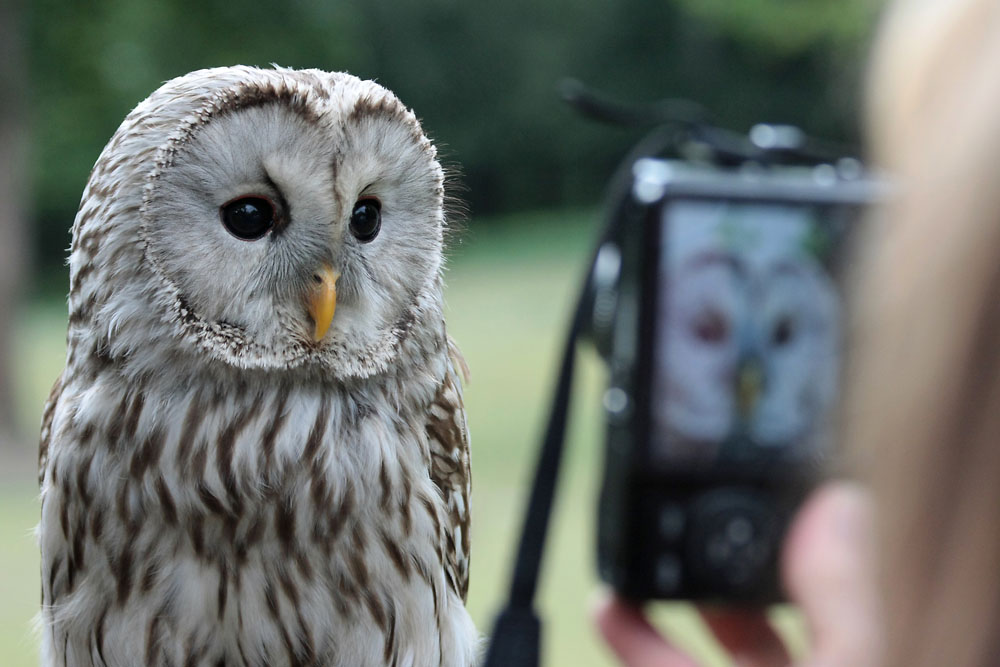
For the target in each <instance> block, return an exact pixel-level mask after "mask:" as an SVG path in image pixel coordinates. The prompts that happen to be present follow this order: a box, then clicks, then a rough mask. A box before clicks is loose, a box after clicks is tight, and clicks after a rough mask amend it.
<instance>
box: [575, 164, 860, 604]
mask: <svg viewBox="0 0 1000 667" xmlns="http://www.w3.org/2000/svg"><path fill="white" fill-rule="evenodd" d="M845 164H846V165H847V167H849V168H843V167H841V168H838V167H835V166H833V165H829V164H826V165H820V166H816V167H791V166H781V167H771V168H768V167H761V166H760V165H755V168H753V169H747V168H728V169H727V168H720V167H717V166H694V165H692V164H690V163H686V162H678V161H669V160H663V159H655V158H642V159H639V160H637V161H636V162H635V163H634V164H633V165H632V172H631V181H630V186H629V187H628V188H627V193H626V194H625V201H623V202H619V205H618V206H617V207H616V209H615V210H616V214H615V215H616V217H617V219H616V220H613V221H612V225H611V227H610V228H611V229H612V230H613V231H612V233H611V236H610V237H609V240H607V241H606V242H605V243H604V244H603V246H602V247H601V248H600V249H599V251H598V253H597V256H596V260H595V262H594V267H593V269H592V271H593V273H592V276H591V280H590V284H591V291H592V293H591V295H590V300H591V304H590V311H591V313H592V318H593V324H592V332H591V333H592V335H593V337H594V339H595V340H596V342H597V344H598V348H599V350H600V351H601V353H602V355H603V356H604V357H605V359H606V360H607V363H608V367H609V386H608V388H607V391H606V392H605V393H604V396H603V405H604V410H605V411H606V415H607V424H608V427H607V445H606V462H605V466H604V478H603V485H602V489H601V496H600V503H599V512H598V515H599V518H598V531H597V532H598V566H599V569H600V574H601V577H602V578H603V579H604V580H605V581H606V582H608V583H609V584H610V585H612V587H614V588H615V589H616V590H617V591H618V592H619V593H620V594H622V595H624V596H625V597H627V598H630V599H634V600H645V599H693V600H720V601H727V602H747V603H769V602H774V601H778V600H780V599H781V592H780V586H779V582H778V576H777V569H778V568H777V562H778V557H779V552H780V548H781V543H782V540H783V537H784V534H785V532H786V528H787V526H788V524H789V520H790V518H791V517H792V516H793V514H794V513H795V510H796V508H797V507H798V506H799V504H800V503H801V502H802V500H803V499H804V497H805V496H806V495H807V494H808V493H809V491H810V489H811V488H812V487H813V486H815V484H816V482H817V481H818V480H819V479H820V478H821V477H822V476H823V474H824V471H825V470H826V469H828V467H829V462H830V460H831V458H832V456H833V444H832V443H833V441H834V428H833V426H834V417H835V416H836V413H837V408H838V397H839V393H840V386H841V375H842V366H843V361H844V350H845V349H846V347H847V346H846V345H845V335H846V334H847V331H846V327H845V317H846V308H845V290H844V286H845V277H846V275H847V269H848V267H849V265H850V263H851V261H850V260H851V256H852V254H853V249H854V245H855V242H856V239H857V238H858V237H859V234H858V232H859V231H860V230H861V228H862V226H863V221H864V220H865V219H866V216H865V211H866V208H867V206H868V205H869V204H870V203H872V202H873V201H875V200H876V199H878V198H879V196H880V194H879V193H880V188H879V186H878V185H877V184H876V183H875V181H873V180H871V179H869V178H867V177H866V176H865V175H864V173H863V171H862V170H861V168H860V165H859V164H858V163H857V162H855V161H851V162H849V163H845Z"/></svg>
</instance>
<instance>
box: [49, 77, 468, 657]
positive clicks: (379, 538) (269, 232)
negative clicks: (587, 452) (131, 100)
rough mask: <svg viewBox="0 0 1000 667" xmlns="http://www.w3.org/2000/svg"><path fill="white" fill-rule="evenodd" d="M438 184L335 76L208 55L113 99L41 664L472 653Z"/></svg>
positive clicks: (80, 315) (58, 444)
mask: <svg viewBox="0 0 1000 667" xmlns="http://www.w3.org/2000/svg"><path fill="white" fill-rule="evenodd" d="M443 182H444V179H443V174H442V169H441V166H440V165H439V163H438V161H437V158H436V152H435V148H434V146H433V145H432V144H431V142H430V141H429V140H428V139H427V137H426V136H425V135H424V133H423V131H422V130H421V127H420V125H419V123H418V121H417V119H416V118H415V116H414V115H413V113H412V112H410V111H409V110H408V109H407V108H406V107H405V106H403V104H402V103H401V102H400V101H399V100H398V99H397V98H396V97H395V96H394V95H393V94H392V93H391V92H389V91H388V90H386V89H385V88H383V87H381V86H379V85H377V84H375V83H373V82H371V81H362V80H360V79H358V78H355V77H353V76H351V75H348V74H342V73H335V74H331V73H326V72H322V71H318V70H300V71H296V70H289V69H281V68H275V69H271V70H263V69H255V68H249V67H232V68H219V69H208V70H201V71H197V72H193V73H191V74H188V75H186V76H182V77H180V78H177V79H174V80H172V81H169V82H167V83H166V84H164V85H163V86H162V87H161V88H159V89H158V90H157V91H156V92H154V93H153V94H152V95H151V96H150V97H149V98H147V99H146V100H145V101H143V102H142V103H140V104H139V105H138V106H137V107H136V108H135V110H134V111H132V112H131V113H130V114H129V115H128V117H127V118H126V119H125V121H124V122H123V123H122V125H121V127H120V128H119V129H118V131H117V132H116V133H115V135H114V136H113V138H112V139H111V141H110V142H109V143H108V145H107V147H106V148H105V149H104V151H103V152H102V153H101V155H100V157H99V159H98V160H97V163H96V165H95V166H94V169H93V172H92V173H91V176H90V180H89V182H88V184H87V187H86V190H85V192H84V195H83V199H82V203H81V206H80V210H79V213H78V214H77V217H76V220H75V223H74V225H73V241H72V249H71V254H70V260H69V264H70V294H69V330H68V338H67V340H68V350H67V360H66V367H65V370H64V371H63V373H62V376H61V378H60V379H59V380H58V382H57V383H56V385H55V387H54V389H53V391H52V394H51V397H50V399H49V402H48V405H47V407H46V409H45V413H44V418H43V425H42V434H41V448H40V475H41V480H40V483H41V499H42V510H41V514H42V516H41V523H40V526H39V539H40V544H41V557H42V561H41V562H42V565H41V570H42V611H41V618H42V621H43V623H42V626H43V631H42V632H43V649H42V654H43V664H45V665H69V666H82V665H86V666H87V667H90V666H91V665H95V666H106V667H117V666H122V667H134V666H136V665H177V666H181V665H211V666H217V665H220V666H221V665H226V666H232V665H240V666H245V667H264V666H269V667H275V666H278V665H344V666H348V665H349V666H352V667H360V666H366V665H399V666H400V667H402V666H404V665H407V666H409V665H412V666H415V667H419V666H423V665H445V666H450V665H456V666H458V665H463V666H464V665H469V664H472V663H473V662H474V660H475V656H476V654H477V649H478V641H479V639H478V635H477V632H476V630H475V628H474V626H473V624H472V621H471V620H470V617H469V614H468V613H467V611H466V609H465V605H464V600H465V597H466V592H467V586H468V562H469V483H470V475H469V445H468V442H469V441H468V432H467V429H466V422H465V413H464V409H463V405H462V385H461V382H462V380H463V376H464V374H465V372H466V371H465V365H464V361H462V359H461V356H460V355H459V354H458V352H457V349H456V348H455V347H454V345H453V344H452V342H451V341H450V339H449V337H448V335H447V333H446V330H445V322H444V318H443V314H442V244H443V234H444V231H445V225H446V222H445V214H444V208H443V202H444V185H443Z"/></svg>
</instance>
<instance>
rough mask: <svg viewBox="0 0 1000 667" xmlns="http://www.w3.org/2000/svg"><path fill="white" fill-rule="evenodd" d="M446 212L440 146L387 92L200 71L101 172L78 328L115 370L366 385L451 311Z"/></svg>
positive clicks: (341, 77) (336, 79)
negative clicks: (310, 376) (297, 371)
mask: <svg viewBox="0 0 1000 667" xmlns="http://www.w3.org/2000/svg"><path fill="white" fill-rule="evenodd" d="M443 197H444V187H443V174H442V170H441V167H440V165H439V163H438V162H437V159H436V153H435V149H434V147H433V145H432V144H431V143H430V141H429V140H428V139H427V137H426V136H425V135H424V134H423V132H422V131H421V128H420V125H419V123H418V122H417V119H416V118H415V117H414V115H413V114H412V113H411V112H410V111H408V110H407V109H406V107H404V106H403V104H402V103H401V102H400V101H399V100H398V99H397V98H396V97H395V96H394V95H393V94H392V93H391V92H389V91H388V90H386V89H385V88H383V87H381V86H379V85H377V84H375V83H373V82H371V81H362V80H360V79H357V78H355V77H353V76H350V75H347V74H330V73H326V72H320V71H316V70H303V71H294V70H285V69H275V70H260V69H255V68H249V67H233V68H220V69H210V70H202V71H197V72H193V73H191V74H188V75H186V76H184V77H181V78H178V79H174V80H172V81H169V82H167V83H166V84H165V85H163V86H162V87H161V88H160V89H159V90H157V91H156V92H155V93H153V94H152V95H151V96H150V97H149V98H148V99H146V100H145V101H144V102H142V103H141V104H140V105H139V106H138V107H137V108H136V109H135V110H134V111H133V112H132V113H131V114H130V115H129V116H128V118H126V120H125V122H124V123H123V124H122V126H121V128H119V130H118V132H117V133H116V135H115V136H114V137H113V138H112V140H111V142H110V143H109V144H108V146H107V147H106V148H105V150H104V152H103V153H102V155H101V157H100V158H99V160H98V162H97V165H96V166H95V168H94V172H93V173H92V175H91V180H90V183H89V184H88V189H87V192H85V194H84V200H83V203H82V205H81V209H80V213H79V214H78V216H77V221H76V223H75V225H74V230H73V231H74V234H73V237H74V238H73V249H72V254H71V258H70V265H71V295H70V307H71V322H72V320H73V319H74V318H75V320H76V321H75V323H73V324H75V325H76V327H77V329H78V332H77V333H78V335H80V336H85V335H86V334H88V333H89V334H91V335H93V336H96V337H97V340H96V341H95V345H96V346H97V347H99V348H101V349H102V353H103V354H105V355H111V356H112V357H128V356H130V355H131V356H133V357H135V356H136V353H137V352H139V351H140V350H143V349H149V347H150V346H152V347H153V348H156V349H160V350H161V351H167V352H168V353H169V354H170V355H171V356H173V357H175V359H181V358H183V357H185V356H187V357H190V358H192V359H197V358H198V357H199V356H202V357H204V355H205V354H207V355H208V356H209V357H210V358H212V359H213V360H215V361H217V362H222V363H224V364H227V365H230V366H236V367H240V368H260V369H274V370H278V369H285V368H291V367H315V368H320V369H322V370H323V372H326V373H332V374H333V375H335V376H337V377H358V376H366V375H370V374H372V373H375V372H378V371H379V370H381V369H383V368H385V367H386V366H387V365H388V364H389V363H390V362H391V360H392V358H393V355H394V354H395V352H396V350H397V349H398V345H399V342H400V341H401V340H402V339H403V338H405V337H406V336H407V335H408V334H409V332H410V329H411V328H412V327H413V326H414V323H415V322H419V321H422V319H425V318H423V315H425V314H426V311H428V310H435V309H439V308H440V270H441V256H442V233H443V227H444V212H443ZM73 337H74V332H73V326H72V324H71V335H70V338H71V342H72V341H73Z"/></svg>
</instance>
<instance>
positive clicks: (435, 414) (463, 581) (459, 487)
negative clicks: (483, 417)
mask: <svg viewBox="0 0 1000 667" xmlns="http://www.w3.org/2000/svg"><path fill="white" fill-rule="evenodd" d="M448 351H449V355H448V364H447V370H446V372H445V375H444V378H443V379H442V381H441V383H440V385H439V387H438V389H437V392H436V394H435V396H434V400H433V401H432V402H431V405H430V406H429V408H428V410H427V416H426V431H427V439H428V443H429V445H430V454H431V460H430V476H431V480H432V481H433V482H434V484H435V485H436V486H437V488H438V490H439V491H440V493H441V496H442V498H443V500H444V506H445V511H446V515H445V517H444V518H445V522H446V526H445V528H446V530H445V545H444V546H445V563H444V565H445V571H446V574H447V576H448V581H449V585H451V587H452V588H453V589H454V590H455V592H456V593H457V594H458V595H459V596H460V597H461V598H462V599H463V600H465V598H466V596H467V593H468V587H469V524H470V519H471V516H470V511H469V497H470V494H471V484H472V471H471V459H470V449H469V429H468V425H467V423H466V419H465V405H464V400H463V395H462V381H463V380H465V381H466V382H467V381H468V377H469V368H468V365H467V364H466V363H465V359H464V358H463V357H462V355H461V352H460V351H459V350H458V346H457V345H455V343H454V341H453V340H451V338H450V337H449V339H448Z"/></svg>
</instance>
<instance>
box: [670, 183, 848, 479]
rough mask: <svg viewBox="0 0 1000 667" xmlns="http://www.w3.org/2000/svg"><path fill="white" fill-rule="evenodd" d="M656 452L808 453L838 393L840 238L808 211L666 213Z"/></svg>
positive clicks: (723, 456) (727, 457)
mask: <svg viewBox="0 0 1000 667" xmlns="http://www.w3.org/2000/svg"><path fill="white" fill-rule="evenodd" d="M662 224H663V234H662V235H661V237H662V243H663V247H662V252H661V265H660V269H659V275H658V279H659V281H660V289H659V298H658V303H657V309H658V310H657V318H658V325H657V343H656V346H655V361H654V370H655V372H654V376H653V384H652V396H653V406H654V409H653V411H652V422H653V424H652V425H653V429H652V445H653V452H654V458H655V459H657V460H661V461H664V460H665V461H668V462H674V463H677V462H688V463H697V464H704V463H709V464H710V463H713V462H730V461H764V460H789V459H796V460H797V459H800V458H807V457H810V456H812V455H814V454H816V453H817V451H818V450H819V449H821V440H822V439H823V437H824V435H825V434H824V431H825V430H826V429H825V423H826V419H827V416H828V414H829V413H830V409H831V407H832V406H833V403H834V401H835V399H836V396H837V385H838V375H839V370H840V358H839V352H840V317H841V304H840V296H839V293H838V288H837V284H836V282H835V280H834V278H833V277H832V276H831V275H830V273H829V271H828V269H827V264H828V262H829V259H830V257H829V255H830V253H831V249H832V248H833V246H835V245H836V243H835V241H836V239H835V238H834V237H835V236H836V235H835V234H834V233H833V232H832V231H831V229H832V228H831V226H829V225H824V224H823V219H822V218H821V217H820V214H819V212H818V210H816V209H815V208H809V207H804V206H790V205H770V204H763V203H727V202H721V203H720V202H717V201H695V200H681V201H677V202H674V203H672V204H671V205H669V206H667V207H665V208H664V210H663V214H662Z"/></svg>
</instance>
